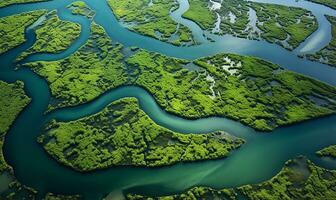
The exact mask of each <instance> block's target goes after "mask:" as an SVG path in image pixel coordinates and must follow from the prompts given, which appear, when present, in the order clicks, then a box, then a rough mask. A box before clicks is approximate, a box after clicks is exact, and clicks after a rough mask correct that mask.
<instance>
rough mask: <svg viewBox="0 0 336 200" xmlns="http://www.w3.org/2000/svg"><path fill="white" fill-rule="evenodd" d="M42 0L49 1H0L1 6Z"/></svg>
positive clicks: (34, 0)
mask: <svg viewBox="0 0 336 200" xmlns="http://www.w3.org/2000/svg"><path fill="white" fill-rule="evenodd" d="M41 1H49V0H2V1H0V8H1V7H5V6H9V5H13V4H22V3H32V2H41Z"/></svg>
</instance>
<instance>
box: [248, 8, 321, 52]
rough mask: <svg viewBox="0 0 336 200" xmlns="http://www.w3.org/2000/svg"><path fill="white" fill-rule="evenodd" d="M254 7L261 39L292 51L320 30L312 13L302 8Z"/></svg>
mask: <svg viewBox="0 0 336 200" xmlns="http://www.w3.org/2000/svg"><path fill="white" fill-rule="evenodd" d="M252 7H253V9H255V10H256V12H257V16H258V21H259V23H258V28H259V29H261V30H262V34H261V37H262V38H264V39H266V40H267V41H269V42H274V43H279V44H280V45H282V46H284V47H286V48H288V49H291V50H292V49H294V48H296V47H298V46H299V45H300V43H302V42H303V41H304V40H305V39H306V38H307V37H308V36H310V35H311V34H312V33H313V32H315V31H316V30H317V28H318V24H317V20H316V19H315V17H314V16H313V15H312V13H311V12H310V11H307V10H304V9H301V8H294V7H287V6H280V5H272V4H270V5H269V4H252ZM261 24H262V25H261Z"/></svg>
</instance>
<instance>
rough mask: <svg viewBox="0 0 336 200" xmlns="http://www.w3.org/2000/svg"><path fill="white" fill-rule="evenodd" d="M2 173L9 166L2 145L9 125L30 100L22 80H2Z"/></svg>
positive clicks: (0, 157)
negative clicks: (11, 82)
mask: <svg viewBox="0 0 336 200" xmlns="http://www.w3.org/2000/svg"><path fill="white" fill-rule="evenodd" d="M0 91H1V92H0V105H1V106H0V173H1V172H3V171H4V170H6V169H9V166H8V165H7V164H6V162H5V160H4V157H3V153H2V145H3V142H4V141H3V140H4V138H5V134H6V133H7V131H8V129H9V127H10V126H11V125H12V123H13V122H14V120H15V118H16V117H17V115H18V114H19V112H21V111H22V109H23V108H24V107H25V106H26V105H27V104H28V103H29V102H30V99H29V98H28V97H27V96H26V95H25V93H24V91H23V84H22V82H16V83H13V84H8V83H5V82H2V81H0Z"/></svg>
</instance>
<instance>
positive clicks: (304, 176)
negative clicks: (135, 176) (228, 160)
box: [127, 158, 336, 200]
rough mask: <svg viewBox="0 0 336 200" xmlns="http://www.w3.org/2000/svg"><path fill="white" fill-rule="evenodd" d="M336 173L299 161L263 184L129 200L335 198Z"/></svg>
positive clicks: (295, 161) (292, 163) (292, 162)
mask: <svg viewBox="0 0 336 200" xmlns="http://www.w3.org/2000/svg"><path fill="white" fill-rule="evenodd" d="M335 186H336V170H327V169H323V168H320V167H318V166H316V165H314V164H313V163H312V162H310V161H308V160H306V159H304V158H297V159H295V160H290V161H288V162H287V163H286V165H285V167H284V168H283V169H282V170H281V172H280V173H279V174H278V175H276V176H275V177H274V178H272V179H271V180H268V181H265V182H263V183H261V184H256V185H246V186H243V187H239V188H234V189H223V190H213V189H211V188H206V187H196V188H193V189H190V190H189V191H187V192H185V193H182V194H178V195H172V196H166V197H155V198H150V197H144V196H141V195H134V194H129V195H127V199H128V200H140V199H142V200H144V199H148V200H156V199H157V200H175V199H176V200H177V199H179V200H189V199H230V200H236V199H238V195H239V197H243V198H244V199H250V200H290V199H321V200H322V199H323V200H332V199H335V198H336V191H335V190H334V188H335Z"/></svg>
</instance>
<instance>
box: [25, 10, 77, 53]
mask: <svg viewBox="0 0 336 200" xmlns="http://www.w3.org/2000/svg"><path fill="white" fill-rule="evenodd" d="M35 32H36V42H35V44H34V45H33V46H32V47H31V48H29V49H28V50H27V51H25V52H24V53H22V54H21V56H20V57H19V59H23V58H25V57H27V56H29V55H30V54H36V53H59V52H61V51H64V50H66V49H68V48H69V47H70V46H71V44H72V43H73V42H74V41H75V40H76V39H77V38H78V37H79V35H80V33H81V26H80V25H79V24H76V23H74V22H69V21H63V20H60V19H59V18H58V16H57V12H56V11H53V12H51V13H48V14H47V15H46V19H45V20H44V21H43V22H42V23H41V24H40V25H39V26H38V27H37V28H36V31H35Z"/></svg>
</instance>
